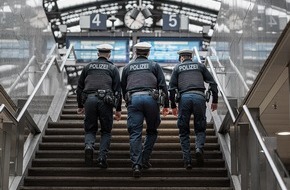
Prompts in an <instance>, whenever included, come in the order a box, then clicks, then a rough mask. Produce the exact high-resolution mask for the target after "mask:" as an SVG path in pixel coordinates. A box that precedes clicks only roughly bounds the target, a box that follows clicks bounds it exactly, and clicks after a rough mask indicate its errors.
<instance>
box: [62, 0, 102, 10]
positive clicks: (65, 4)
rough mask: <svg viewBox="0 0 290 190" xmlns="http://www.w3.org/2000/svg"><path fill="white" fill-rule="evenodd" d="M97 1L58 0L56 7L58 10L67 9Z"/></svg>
mask: <svg viewBox="0 0 290 190" xmlns="http://www.w3.org/2000/svg"><path fill="white" fill-rule="evenodd" d="M97 1H98V0H58V1H57V5H58V8H59V9H63V8H69V7H73V6H77V5H83V4H87V3H92V2H97Z"/></svg>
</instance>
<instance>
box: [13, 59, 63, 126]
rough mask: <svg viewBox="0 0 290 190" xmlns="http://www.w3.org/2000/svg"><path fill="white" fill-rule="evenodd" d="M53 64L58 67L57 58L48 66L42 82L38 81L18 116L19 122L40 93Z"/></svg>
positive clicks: (41, 79)
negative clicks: (38, 92)
mask: <svg viewBox="0 0 290 190" xmlns="http://www.w3.org/2000/svg"><path fill="white" fill-rule="evenodd" d="M53 63H56V66H57V67H58V64H57V62H56V56H53V57H52V59H51V60H50V62H49V64H48V65H47V67H46V69H45V71H44V73H43V75H42V77H41V78H40V80H39V81H38V83H37V85H36V86H35V88H34V90H33V92H32V93H31V95H30V96H29V98H28V99H27V101H26V103H25V104H24V106H23V108H22V109H21V111H20V113H19V114H18V116H17V121H20V119H21V118H22V116H23V114H24V113H25V111H26V110H27V108H28V106H29V104H30V103H31V101H32V99H33V97H34V96H35V94H36V92H37V91H38V89H39V87H40V85H41V84H42V82H43V81H44V79H45V77H46V75H47V73H48V71H49V70H50V67H51V66H52V64H53Z"/></svg>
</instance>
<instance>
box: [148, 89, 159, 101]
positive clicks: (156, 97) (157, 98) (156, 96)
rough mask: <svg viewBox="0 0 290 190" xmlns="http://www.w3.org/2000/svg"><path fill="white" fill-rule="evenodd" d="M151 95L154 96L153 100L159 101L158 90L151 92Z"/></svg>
mask: <svg viewBox="0 0 290 190" xmlns="http://www.w3.org/2000/svg"><path fill="white" fill-rule="evenodd" d="M150 95H151V96H152V98H153V99H154V100H157V101H159V91H158V90H156V89H153V90H152V91H150Z"/></svg>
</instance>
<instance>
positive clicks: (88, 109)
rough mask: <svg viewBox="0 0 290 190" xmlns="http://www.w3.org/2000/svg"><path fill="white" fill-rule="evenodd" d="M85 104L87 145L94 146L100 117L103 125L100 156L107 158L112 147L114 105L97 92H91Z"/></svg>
mask: <svg viewBox="0 0 290 190" xmlns="http://www.w3.org/2000/svg"><path fill="white" fill-rule="evenodd" d="M84 106H85V120H84V125H85V145H86V146H87V145H89V146H92V147H94V144H95V140H96V133H97V131H98V119H99V121H100V125H101V130H100V132H101V138H100V147H99V158H103V159H106V157H107V153H108V151H109V148H110V142H111V131H112V126H113V106H112V105H108V104H106V103H104V101H103V100H100V99H99V98H98V97H97V96H95V94H89V95H88V97H87V99H86V102H85V104H84Z"/></svg>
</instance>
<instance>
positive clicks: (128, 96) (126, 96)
mask: <svg viewBox="0 0 290 190" xmlns="http://www.w3.org/2000/svg"><path fill="white" fill-rule="evenodd" d="M124 100H125V103H126V107H127V106H128V105H129V104H130V103H131V100H132V96H131V93H130V92H127V93H126V94H125V98H124Z"/></svg>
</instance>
